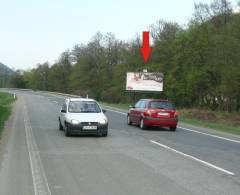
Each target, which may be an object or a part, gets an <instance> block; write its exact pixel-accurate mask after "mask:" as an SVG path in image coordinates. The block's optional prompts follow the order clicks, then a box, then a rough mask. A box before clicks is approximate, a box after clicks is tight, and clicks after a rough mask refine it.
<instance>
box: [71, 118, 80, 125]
mask: <svg viewBox="0 0 240 195" xmlns="http://www.w3.org/2000/svg"><path fill="white" fill-rule="evenodd" d="M71 123H72V124H73V125H78V124H79V123H80V122H79V121H78V120H75V119H72V120H71Z"/></svg>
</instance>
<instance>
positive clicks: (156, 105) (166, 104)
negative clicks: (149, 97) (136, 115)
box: [150, 101, 175, 110]
mask: <svg viewBox="0 0 240 195" xmlns="http://www.w3.org/2000/svg"><path fill="white" fill-rule="evenodd" d="M150 108H152V109H169V110H170V109H175V107H174V105H173V104H172V103H170V102H161V101H152V102H150Z"/></svg>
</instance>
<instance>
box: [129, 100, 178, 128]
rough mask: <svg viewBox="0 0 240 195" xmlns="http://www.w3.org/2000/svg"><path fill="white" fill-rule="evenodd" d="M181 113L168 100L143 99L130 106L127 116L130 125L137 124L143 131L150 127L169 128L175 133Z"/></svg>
mask: <svg viewBox="0 0 240 195" xmlns="http://www.w3.org/2000/svg"><path fill="white" fill-rule="evenodd" d="M178 115H179V113H178V112H177V111H176V109H175V107H174V105H173V104H172V103H171V102H169V101H168V100H159V99H141V100H139V101H138V102H137V103H136V104H135V106H130V110H129V111H128V115H127V123H128V125H131V124H137V125H139V126H140V128H141V129H145V128H146V127H148V126H159V127H169V128H170V130H172V131H175V130H176V128H177V123H178Z"/></svg>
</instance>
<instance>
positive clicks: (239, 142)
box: [178, 126, 240, 144]
mask: <svg viewBox="0 0 240 195" xmlns="http://www.w3.org/2000/svg"><path fill="white" fill-rule="evenodd" d="M178 128H180V129H183V130H185V131H190V132H193V133H198V134H202V135H207V136H211V137H215V138H218V139H222V140H226V141H230V142H234V143H238V144H240V141H238V140H234V139H230V138H226V137H222V136H218V135H213V134H209V133H204V132H200V131H196V130H192V129H188V128H185V127H179V126H178Z"/></svg>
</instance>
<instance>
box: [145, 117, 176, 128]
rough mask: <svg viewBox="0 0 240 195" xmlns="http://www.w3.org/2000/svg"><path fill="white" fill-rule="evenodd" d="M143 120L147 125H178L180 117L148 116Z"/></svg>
mask: <svg viewBox="0 0 240 195" xmlns="http://www.w3.org/2000/svg"><path fill="white" fill-rule="evenodd" d="M143 122H144V124H145V125H147V126H160V127H176V126H177V123H178V118H171V119H163V118H152V117H146V118H144V120H143Z"/></svg>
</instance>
